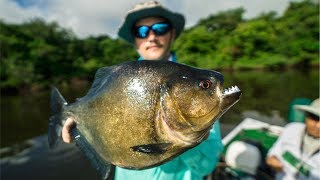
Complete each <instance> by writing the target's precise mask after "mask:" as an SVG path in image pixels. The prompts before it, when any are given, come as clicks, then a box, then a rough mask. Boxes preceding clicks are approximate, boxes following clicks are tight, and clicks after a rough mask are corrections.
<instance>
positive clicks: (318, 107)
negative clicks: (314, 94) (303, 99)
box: [294, 98, 320, 116]
mask: <svg viewBox="0 0 320 180" xmlns="http://www.w3.org/2000/svg"><path fill="white" fill-rule="evenodd" d="M294 108H295V109H297V110H300V111H304V112H309V113H311V114H314V115H317V116H320V99H319V98H318V99H316V100H314V101H312V103H311V104H310V105H295V106H294Z"/></svg>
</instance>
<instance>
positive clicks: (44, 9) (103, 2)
mask: <svg viewBox="0 0 320 180" xmlns="http://www.w3.org/2000/svg"><path fill="white" fill-rule="evenodd" d="M291 1H292V0H291ZM139 2H142V0H0V19H2V20H3V21H4V22H6V23H22V22H25V21H28V20H30V19H32V18H42V19H44V20H45V21H46V22H52V21H55V22H57V23H58V24H59V25H60V26H61V27H63V28H67V29H70V30H72V31H73V32H74V33H75V34H76V35H77V37H79V38H86V37H88V36H98V35H108V36H111V37H113V38H117V30H118V28H119V26H120V25H121V23H122V21H123V18H124V16H125V15H126V12H127V11H128V10H130V9H131V8H132V7H133V6H134V5H135V4H136V3H139ZM158 2H160V3H161V4H162V5H164V6H165V7H167V8H168V9H170V10H173V11H176V12H179V13H182V14H184V16H185V18H186V27H187V28H188V27H191V26H193V25H195V24H196V23H197V22H198V21H199V19H203V18H206V17H208V16H209V15H210V14H217V13H218V12H221V11H226V10H230V9H235V8H239V7H242V8H244V9H245V11H246V12H245V13H244V18H246V19H250V18H253V17H256V16H258V15H260V14H261V13H268V12H271V11H275V12H276V13H277V15H279V16H281V15H282V14H283V12H284V11H285V9H286V8H287V7H288V5H289V2H290V0H158Z"/></svg>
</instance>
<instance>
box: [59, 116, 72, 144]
mask: <svg viewBox="0 0 320 180" xmlns="http://www.w3.org/2000/svg"><path fill="white" fill-rule="evenodd" d="M74 125H75V121H74V120H73V119H72V118H68V119H67V120H66V122H65V124H64V125H63V128H62V139H63V141H64V142H65V143H71V142H72V137H71V134H70V130H71V128H72V127H73V126H74Z"/></svg>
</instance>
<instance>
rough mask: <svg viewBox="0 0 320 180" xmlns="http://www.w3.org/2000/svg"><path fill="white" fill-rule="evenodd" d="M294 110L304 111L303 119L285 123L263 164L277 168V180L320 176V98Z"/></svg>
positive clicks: (297, 106)
mask: <svg viewBox="0 0 320 180" xmlns="http://www.w3.org/2000/svg"><path fill="white" fill-rule="evenodd" d="M295 109H297V110H300V111H303V112H305V115H306V117H305V122H304V123H301V122H292V123H289V124H288V125H286V127H285V128H284V130H283V132H282V134H281V135H280V136H279V138H278V140H277V141H276V142H275V144H274V145H273V146H272V148H271V149H270V150H269V152H268V155H267V158H266V163H267V164H268V165H269V166H270V167H271V168H272V169H273V170H275V171H276V179H320V152H319V150H320V121H319V116H320V99H316V100H314V101H313V102H312V103H311V104H310V105H295Z"/></svg>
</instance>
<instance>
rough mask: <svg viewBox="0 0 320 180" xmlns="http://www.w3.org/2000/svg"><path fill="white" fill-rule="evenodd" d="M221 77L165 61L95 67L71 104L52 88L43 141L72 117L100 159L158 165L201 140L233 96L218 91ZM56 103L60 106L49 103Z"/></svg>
mask: <svg viewBox="0 0 320 180" xmlns="http://www.w3.org/2000/svg"><path fill="white" fill-rule="evenodd" d="M223 81H224V80H223V75H222V74H221V73H219V72H216V71H210V70H204V69H198V68H194V67H191V66H187V65H183V64H178V63H174V62H168V61H132V62H127V63H123V64H119V65H115V66H112V67H105V68H101V69H99V70H98V71H97V73H96V76H95V80H94V82H93V84H92V87H91V88H90V90H89V91H88V93H87V95H86V96H84V97H83V98H80V99H79V100H78V101H76V102H74V103H70V104H67V105H66V103H64V102H65V101H64V99H63V97H62V96H61V95H60V94H59V93H58V91H57V90H55V91H53V95H52V99H53V100H52V101H55V99H56V97H60V98H62V100H61V99H60V100H59V99H57V100H56V101H57V102H52V106H54V107H53V108H52V109H53V110H54V111H55V112H53V116H52V117H51V118H50V124H49V135H51V134H52V136H50V137H49V144H50V145H51V146H54V144H55V142H56V141H57V140H56V139H57V137H59V135H60V134H57V135H56V134H54V133H53V132H59V131H57V130H56V131H53V130H52V131H51V130H50V128H51V129H53V128H55V129H59V128H61V125H62V124H63V123H61V122H63V121H64V120H66V119H67V118H68V117H72V118H73V119H74V120H75V121H76V124H77V125H76V129H77V130H78V131H79V133H81V134H82V136H83V137H84V138H85V139H86V141H87V142H88V146H90V147H92V148H93V149H94V151H95V152H96V153H97V156H98V157H99V158H101V159H102V160H103V162H109V163H111V164H114V165H117V166H120V167H124V168H131V169H145V168H150V167H153V166H157V165H160V164H162V163H165V162H167V161H169V160H170V159H172V158H174V157H176V156H177V155H179V154H181V153H183V152H184V151H186V150H188V149H190V148H192V147H194V146H196V145H197V144H199V143H201V142H202V141H203V140H205V138H206V137H207V135H208V133H209V130H210V128H211V126H212V125H213V123H214V122H215V120H216V119H217V118H219V117H220V116H221V115H222V114H223V113H224V112H226V111H227V110H228V109H229V108H230V107H231V106H232V105H234V104H235V103H236V102H237V101H238V100H239V98H240V95H241V91H240V89H239V88H233V89H232V90H230V91H228V93H224V92H225V91H224V90H223V88H222V86H223ZM57 94H58V95H57ZM59 102H60V104H61V106H62V108H58V107H55V106H56V105H57V104H59ZM61 102H62V103H61ZM56 109H58V110H59V109H61V112H56V111H57V110H56ZM60 121H61V122H60Z"/></svg>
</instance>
